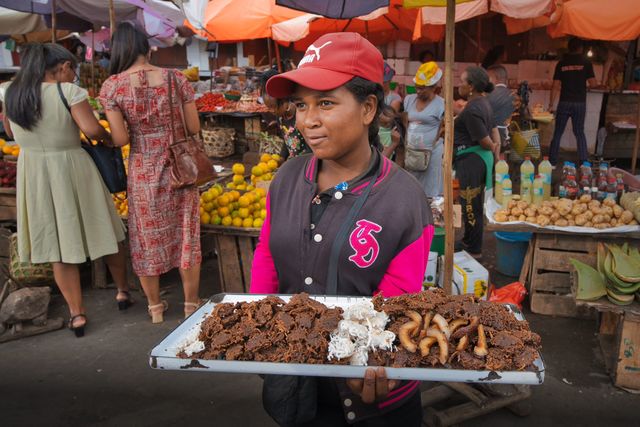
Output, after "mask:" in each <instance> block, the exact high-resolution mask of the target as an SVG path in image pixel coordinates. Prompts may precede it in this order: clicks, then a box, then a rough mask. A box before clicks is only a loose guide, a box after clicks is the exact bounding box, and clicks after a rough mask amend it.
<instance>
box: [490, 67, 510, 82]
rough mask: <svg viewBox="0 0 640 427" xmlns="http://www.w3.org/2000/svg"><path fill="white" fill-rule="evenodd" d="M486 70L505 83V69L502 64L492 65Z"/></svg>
mask: <svg viewBox="0 0 640 427" xmlns="http://www.w3.org/2000/svg"><path fill="white" fill-rule="evenodd" d="M487 72H489V73H493V75H494V76H496V80H497V81H499V82H502V83H505V82H506V81H507V69H506V68H505V67H504V66H503V65H492V66H491V67H489V68H487Z"/></svg>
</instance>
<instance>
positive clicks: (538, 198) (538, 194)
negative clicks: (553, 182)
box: [532, 175, 544, 206]
mask: <svg viewBox="0 0 640 427" xmlns="http://www.w3.org/2000/svg"><path fill="white" fill-rule="evenodd" d="M532 199H533V204H534V205H538V206H540V205H541V204H542V201H543V200H544V178H543V177H542V175H537V176H536V179H534V180H533V197H532Z"/></svg>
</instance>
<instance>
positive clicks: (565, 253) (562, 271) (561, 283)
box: [530, 234, 596, 317]
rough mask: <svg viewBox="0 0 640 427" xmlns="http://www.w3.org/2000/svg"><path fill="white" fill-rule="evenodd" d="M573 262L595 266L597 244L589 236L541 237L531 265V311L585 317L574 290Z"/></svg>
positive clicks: (538, 239)
mask: <svg viewBox="0 0 640 427" xmlns="http://www.w3.org/2000/svg"><path fill="white" fill-rule="evenodd" d="M571 259H577V260H579V261H582V262H585V263H587V264H595V259H596V241H595V239H593V238H592V237H588V236H584V235H581V236H570V235H556V234H537V235H536V237H535V242H534V244H533V261H532V265H531V276H530V277H531V281H530V284H531V285H530V288H531V289H530V299H531V311H532V312H534V313H538V314H547V315H554V316H565V317H584V316H586V315H587V314H588V310H580V309H578V308H577V307H576V302H575V298H574V297H573V294H572V291H571V284H572V282H571V273H572V271H573V265H572V264H571V261H570V260H571Z"/></svg>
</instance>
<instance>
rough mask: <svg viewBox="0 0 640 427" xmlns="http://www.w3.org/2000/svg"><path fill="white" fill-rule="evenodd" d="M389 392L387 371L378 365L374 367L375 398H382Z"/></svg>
mask: <svg viewBox="0 0 640 427" xmlns="http://www.w3.org/2000/svg"><path fill="white" fill-rule="evenodd" d="M387 394H389V384H388V380H387V371H385V370H384V368H382V367H379V368H378V369H376V399H383V398H385V397H386V396H387Z"/></svg>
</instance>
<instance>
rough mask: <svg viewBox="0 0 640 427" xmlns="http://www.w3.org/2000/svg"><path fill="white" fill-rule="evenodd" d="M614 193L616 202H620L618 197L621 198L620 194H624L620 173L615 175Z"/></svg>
mask: <svg viewBox="0 0 640 427" xmlns="http://www.w3.org/2000/svg"><path fill="white" fill-rule="evenodd" d="M616 193H617V196H618V200H620V197H622V194H623V193H624V180H623V179H622V174H621V173H618V174H616Z"/></svg>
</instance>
